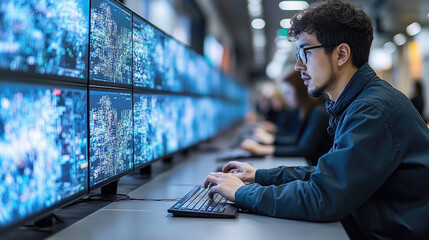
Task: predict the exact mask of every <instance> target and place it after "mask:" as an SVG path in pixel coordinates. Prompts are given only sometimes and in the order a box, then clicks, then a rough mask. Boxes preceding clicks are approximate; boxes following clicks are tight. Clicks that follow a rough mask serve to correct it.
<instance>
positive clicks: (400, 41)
mask: <svg viewBox="0 0 429 240" xmlns="http://www.w3.org/2000/svg"><path fill="white" fill-rule="evenodd" d="M393 41H394V42H395V43H396V45H398V46H402V45H404V44H405V43H406V42H407V38H406V37H405V35H404V34H402V33H398V34H396V35H395V36H394V37H393Z"/></svg>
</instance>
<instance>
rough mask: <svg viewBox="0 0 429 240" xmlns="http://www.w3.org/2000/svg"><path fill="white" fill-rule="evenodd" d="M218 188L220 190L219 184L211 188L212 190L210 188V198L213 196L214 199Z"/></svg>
mask: <svg viewBox="0 0 429 240" xmlns="http://www.w3.org/2000/svg"><path fill="white" fill-rule="evenodd" d="M218 190H219V186H217V185H216V186H213V187H212V188H210V190H209V192H208V195H209V198H212V199H213V195H214V194H215V193H218Z"/></svg>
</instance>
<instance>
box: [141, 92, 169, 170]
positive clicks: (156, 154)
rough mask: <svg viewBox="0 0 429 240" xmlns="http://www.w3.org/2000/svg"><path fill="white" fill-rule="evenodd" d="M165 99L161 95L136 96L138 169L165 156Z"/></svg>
mask: <svg viewBox="0 0 429 240" xmlns="http://www.w3.org/2000/svg"><path fill="white" fill-rule="evenodd" d="M164 106H165V104H164V99H163V97H162V96H160V95H148V94H136V93H135V94H134V165H135V166H136V167H138V166H140V165H143V164H145V163H148V162H150V161H152V160H155V159H158V158H160V157H162V156H163V155H164V154H165V150H164V142H165V140H164V139H166V138H167V135H166V128H165V124H164Z"/></svg>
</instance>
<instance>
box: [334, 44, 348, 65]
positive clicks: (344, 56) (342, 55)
mask: <svg viewBox="0 0 429 240" xmlns="http://www.w3.org/2000/svg"><path fill="white" fill-rule="evenodd" d="M335 51H336V52H337V55H336V57H337V59H336V61H337V65H338V67H342V66H343V65H344V64H345V63H346V62H347V61H348V60H349V59H351V57H352V56H351V54H352V52H351V50H350V46H349V45H348V44H347V43H341V44H340V45H338V46H337V47H336V48H335Z"/></svg>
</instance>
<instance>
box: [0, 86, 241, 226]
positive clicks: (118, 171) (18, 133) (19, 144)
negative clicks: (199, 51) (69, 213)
mask: <svg viewBox="0 0 429 240" xmlns="http://www.w3.org/2000/svg"><path fill="white" fill-rule="evenodd" d="M88 94H89V97H88ZM88 101H89V102H88ZM0 110H1V111H0V149H1V151H0V179H1V182H0V196H1V202H0V230H2V229H3V228H6V227H8V226H10V225H11V224H15V223H17V222H19V221H21V220H24V219H27V218H28V217H31V216H34V215H35V214H38V213H40V212H42V211H45V210H46V209H48V208H50V207H53V206H55V205H57V204H58V203H61V202H64V201H67V199H68V198H71V197H73V196H76V195H79V194H80V195H81V194H83V193H84V192H87V191H88V190H90V189H93V188H95V187H98V186H101V185H103V184H105V183H106V182H110V181H112V179H116V178H118V176H122V175H124V174H127V173H129V172H131V171H133V169H137V168H139V167H141V166H144V165H146V164H147V163H149V162H151V161H153V160H155V159H159V158H161V157H163V156H166V155H168V154H170V153H173V152H175V151H177V150H179V149H183V148H185V147H189V146H191V145H193V144H195V143H197V142H199V141H202V140H204V139H207V138H210V137H212V136H213V135H215V134H216V133H217V132H219V131H220V130H221V129H224V128H225V127H227V126H229V125H231V124H232V123H233V122H235V121H237V120H239V119H241V118H242V117H243V116H244V114H245V113H244V111H245V110H244V109H243V106H242V105H241V104H238V103H235V102H230V101H226V100H219V99H212V98H208V97H197V98H192V97H188V96H177V95H161V94H147V93H135V92H134V93H133V92H132V91H131V90H127V89H122V90H120V91H118V90H112V89H102V88H90V89H89V92H88V90H87V89H86V88H85V87H80V86H76V87H65V86H52V85H42V84H37V85H36V84H34V83H31V84H24V83H17V82H6V81H3V82H1V81H0ZM88 130H89V132H88ZM179 140H180V141H179Z"/></svg>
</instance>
